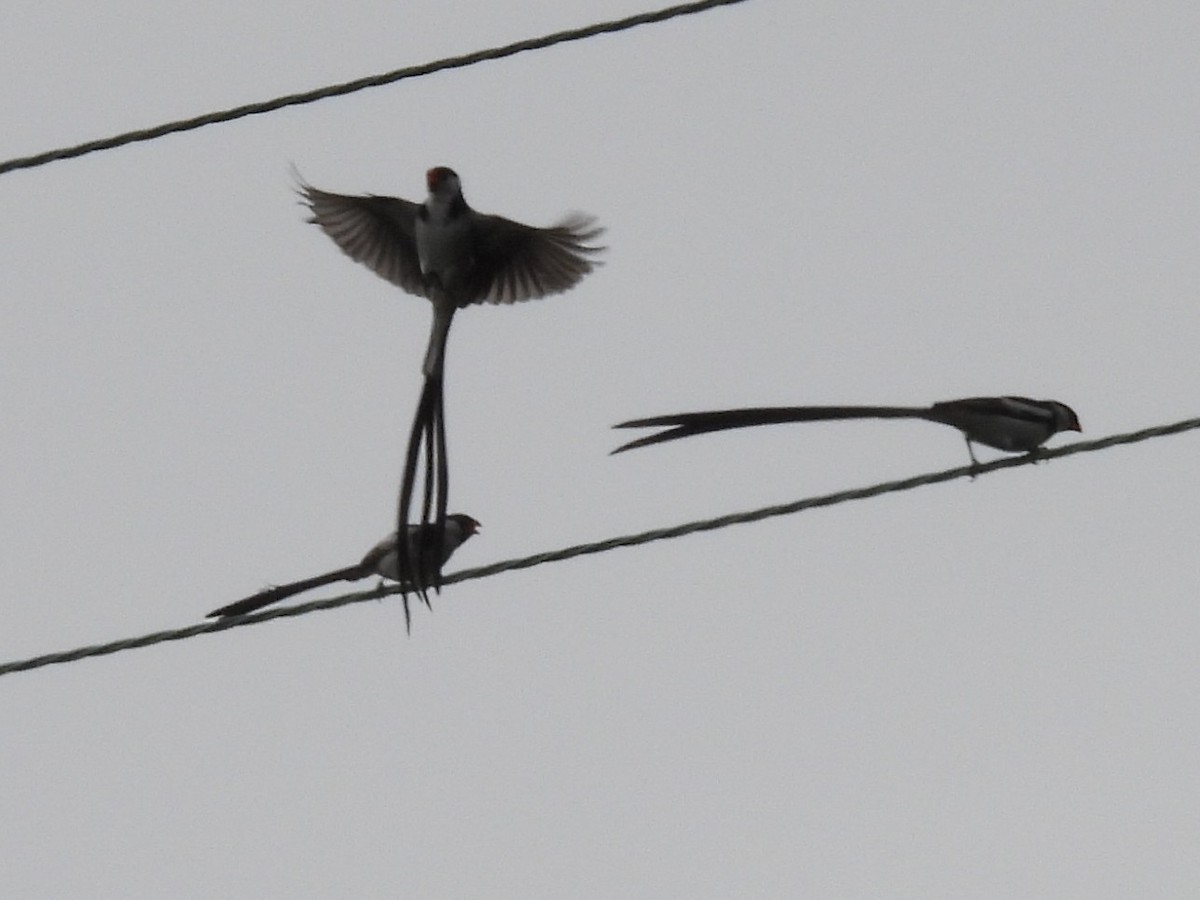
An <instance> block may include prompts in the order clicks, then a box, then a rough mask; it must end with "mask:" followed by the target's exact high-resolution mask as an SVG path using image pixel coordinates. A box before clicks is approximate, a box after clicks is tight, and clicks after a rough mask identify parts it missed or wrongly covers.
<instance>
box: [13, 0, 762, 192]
mask: <svg viewBox="0 0 1200 900" xmlns="http://www.w3.org/2000/svg"><path fill="white" fill-rule="evenodd" d="M742 2H745V0H701V2H697V3H681V4H679V5H677V6H668V7H667V8H665V9H660V10H657V11H655V12H647V13H638V14H637V15H633V16H628V17H626V18H624V19H614V20H612V21H610V22H598V23H596V24H594V25H588V26H586V27H584V28H572V29H569V30H567V31H558V32H555V33H553V34H547V35H544V36H542V37H538V38H527V39H525V40H522V41H517V42H516V43H512V44H506V45H504V46H502V47H491V48H489V49H486V50H477V51H476V52H474V53H467V54H465V55H463V56H451V57H447V58H445V59H439V60H435V61H434V62H428V63H423V64H421V65H416V66H408V67H406V68H403V69H396V70H394V71H391V72H384V73H382V74H380V75H368V76H367V77H365V78H358V79H355V80H354V81H345V82H342V83H341V84H332V85H328V86H326V87H322V88H317V89H316V90H311V91H304V92H303V93H299V94H287V95H286V96H283V97H276V98H275V99H274V100H265V101H262V102H259V103H247V104H245V105H243V106H235V107H233V108H232V109H224V110H219V111H217V112H211V113H206V114H205V115H202V116H195V117H193V118H190V119H179V120H176V121H174V122H166V123H164V124H162V125H157V126H155V127H153V128H143V129H139V130H137V131H127V132H125V133H123V134H118V135H114V136H113V137H107V138H101V139H100V140H95V141H88V142H86V143H83V144H76V145H75V146H74V147H60V148H58V149H56V150H47V151H46V152H44V153H38V154H35V155H33V156H22V157H17V158H16V159H9V160H6V161H4V162H0V175H3V174H5V173H7V172H12V171H15V170H17V169H33V168H36V167H38V166H44V165H46V164H47V163H52V162H57V161H59V160H63V159H74V158H75V157H78V156H85V155H87V154H88V153H95V152H97V151H99V150H112V149H114V148H116V147H123V146H125V145H126V144H135V143H138V142H141V141H152V140H155V139H157V138H160V137H165V136H166V135H168V134H176V133H178V132H181V131H194V130H195V129H197V128H204V127H205V126H207V125H215V124H217V123H219V122H232V121H233V120H235V119H242V118H245V117H246V116H255V115H259V114H261V113H268V112H274V111H275V110H278V109H284V108H285V107H288V106H300V105H302V104H305V103H315V102H316V101H317V100H324V99H326V98H328V97H339V96H342V95H344V94H353V93H355V92H356V91H361V90H365V89H366V88H372V87H381V86H383V85H387V84H393V83H395V82H397V81H403V80H405V79H407V78H420V77H421V76H423V75H432V74H433V73H434V72H441V71H444V70H446V69H461V68H464V67H466V66H473V65H475V64H476V63H481V62H487V61H489V60H495V59H503V58H505V57H507V56H515V55H517V54H518V53H524V52H526V51H528V50H541V49H544V48H546V47H552V46H554V45H555V44H564V43H567V42H570V41H579V40H583V39H585V38H591V37H596V36H597V35H601V34H613V33H615V32H618V31H625V30H627V29H630V28H636V27H637V26H639V25H650V24H654V23H656V22H665V21H667V20H668V19H674V18H677V17H679V16H687V15H692V14H693V13H699V12H705V11H706V10H709V9H713V8H715V7H718V6H732V5H733V4H735V3H742Z"/></svg>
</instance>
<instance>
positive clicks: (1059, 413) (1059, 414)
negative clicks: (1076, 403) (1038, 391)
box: [1049, 400, 1083, 431]
mask: <svg viewBox="0 0 1200 900" xmlns="http://www.w3.org/2000/svg"><path fill="white" fill-rule="evenodd" d="M1049 405H1050V408H1051V409H1052V410H1054V430H1055V431H1083V428H1082V427H1080V425H1079V416H1077V415H1075V410H1073V409H1071V407H1069V406H1067V404H1065V403H1059V402H1058V401H1057V400H1051V401H1050V403H1049Z"/></svg>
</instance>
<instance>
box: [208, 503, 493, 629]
mask: <svg viewBox="0 0 1200 900" xmlns="http://www.w3.org/2000/svg"><path fill="white" fill-rule="evenodd" d="M479 528H480V525H479V523H478V522H476V521H475V520H474V519H472V518H471V517H470V516H466V515H463V514H462V513H455V514H454V515H451V516H447V517H446V523H445V526H444V528H442V529H441V532H442V533H441V535H440V537H441V540H435V538H436V537H438V535H435V534H434V532H435V530H437V526H436V525H409V526H408V529H407V534H408V540H407V541H406V542H405V545H406V547H407V549H408V554H409V558H410V559H412V560H414V561H416V562H417V564H418V565H420V566H421V567H422V571H429V570H431V569H433V568H434V562H435V561H436V562H437V568H441V566H442V565H444V564H445V562H446V560H448V559H449V558H450V555H451V554H452V553H453V552H454V551H455V550H457V549H458V548H459V547H460V546H461V545H462V544H463V542H464V541H466V540H467V538H469V537H471V535H473V534H475V533H476V532H478V531H479ZM371 575H379V576H380V577H382V578H389V579H391V580H392V581H400V580H401V578H400V569H399V557H398V554H397V552H396V532H392V533H391V534H389V535H388V536H387V537H385V538H384V539H383V540H382V541H380V542H379V543H378V544H376V545H375V546H374V547H372V548H371V549H370V550H368V551H367V555H366V556H364V557H363V558H362V562H360V563H357V564H356V565H353V566H347V567H346V568H344V569H337V570H335V571H333V572H326V573H325V574H324V575H314V576H313V577H312V578H305V579H304V580H303V581H294V582H292V583H291V584H283V585H280V586H279V587H272V588H267V589H266V590H265V591H259V592H258V593H257V594H254V595H253V596H251V597H246V598H245V599H244V600H238V601H237V602H236V603H230V604H229V605H228V606H222V607H221V608H220V609H214V610H213V611H212V612H210V613H209V614H208V618H210V619H224V618H228V617H229V616H244V615H246V613H251V612H254V611H255V610H256V609H261V608H262V607H264V606H267V605H269V604H271V603H276V602H278V601H280V600H283V599H285V598H286V597H290V596H292V595H293V594H298V593H300V592H301V591H308V590H312V589H313V588H316V587H321V586H322V585H326V584H333V583H334V582H336V581H359V580H361V579H363V578H369V577H370V576H371ZM404 624H405V627H406V628H410V629H411V625H412V622H411V620H410V619H409V611H408V595H407V594H405V595H404Z"/></svg>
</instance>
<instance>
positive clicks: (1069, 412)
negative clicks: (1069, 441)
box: [612, 397, 1083, 466]
mask: <svg viewBox="0 0 1200 900" xmlns="http://www.w3.org/2000/svg"><path fill="white" fill-rule="evenodd" d="M830 419H924V420H925V421H927V422H938V423H940V424H942V425H950V426H952V427H954V428H957V429H958V430H959V431H961V432H962V433H963V436H964V437H965V438H966V439H967V452H968V453H969V454H970V455H971V463H972V464H973V465H976V466H977V465H979V461H978V460H977V459H976V458H975V450H974V448H973V447H972V443H976V444H983V445H984V446H987V447H992V448H994V449H996V450H1003V451H1005V452H1006V453H1032V452H1033V451H1034V450H1036V449H1037V448H1038V447H1040V446H1042V444H1044V443H1046V441H1048V440H1049V439H1050V438H1051V437H1052V436H1054V435H1056V434H1058V433H1059V432H1060V431H1082V430H1083V429H1082V428H1080V427H1079V417H1078V416H1076V415H1075V411H1074V410H1073V409H1071V407H1069V406H1067V405H1066V404H1065V403H1059V402H1058V401H1057V400H1030V399H1029V398H1027V397H968V398H967V399H965V400H946V401H943V402H941V403H935V404H933V405H932V406H777V407H762V408H758V409H725V410H714V411H712V412H695V413H680V414H678V415H673V416H654V417H652V418H649V419H634V420H632V421H629V422H622V423H621V424H620V425H615V426H613V427H614V428H643V427H654V426H664V427H668V429H669V430H667V431H660V432H659V433H658V434H652V435H649V436H647V437H644V438H639V439H638V440H636V441H630V442H629V443H628V444H622V445H621V446H620V447H618V448H617V449H616V450H614V451H612V452H613V453H620V452H622V451H624V450H632V449H633V448H634V447H645V446H647V445H649V444H658V443H661V442H662V441H673V440H676V439H677V438H685V437H691V436H692V435H693V434H707V433H708V432H710V431H723V430H725V429H727V428H749V427H751V426H754V425H775V424H778V423H782V422H821V421H828V420H830Z"/></svg>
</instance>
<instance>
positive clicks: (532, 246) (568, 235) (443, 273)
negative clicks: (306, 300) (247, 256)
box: [299, 166, 603, 605]
mask: <svg viewBox="0 0 1200 900" xmlns="http://www.w3.org/2000/svg"><path fill="white" fill-rule="evenodd" d="M425 182H426V185H427V187H428V190H429V195H428V197H427V198H426V199H425V202H423V203H414V202H413V201H411V200H401V199H399V198H397V197H380V196H376V195H374V194H367V195H363V196H347V195H344V194H333V193H330V192H328V191H322V190H319V189H317V188H315V187H313V186H311V185H309V184H306V183H305V182H304V181H303V180H300V183H299V191H300V194H301V196H302V197H303V198H304V202H305V203H306V204H307V205H308V208H309V209H310V210H311V211H312V218H311V219H310V220H309V221H311V222H313V223H315V224H317V225H319V226H320V227H321V229H322V230H323V231H324V232H325V233H326V234H327V235H329V237H331V238H332V239H333V241H334V242H335V243H336V244H337V245H338V246H339V247H340V248H341V249H342V251H343V252H344V253H346V255H347V256H349V257H350V258H351V259H354V260H356V261H357V262H361V263H362V264H364V265H366V266H368V267H370V268H371V269H372V270H373V271H374V272H375V274H377V275H379V276H381V277H383V278H386V279H387V280H388V281H390V282H392V284H394V285H396V286H397V287H399V288H401V289H402V290H405V291H407V292H408V293H410V294H415V295H416V296H418V297H425V298H427V299H428V300H429V301H430V303H432V305H433V324H432V328H431V329H430V333H429V346H428V349H427V350H426V352H425V362H424V365H423V366H422V372H423V374H424V376H425V384H424V387H423V389H422V391H421V396H420V400H419V401H418V403H417V410H416V414H415V416H414V417H413V423H412V430H411V432H410V433H409V439H408V448H407V451H406V453H405V458H404V470H403V472H404V473H403V477H402V479H401V486H400V504H399V513H398V517H397V518H398V528H399V529H403V528H404V527H405V526H406V525H407V524H408V522H409V511H410V508H411V506H412V502H413V493H414V491H415V486H416V483H417V480H418V479H417V472H418V469H419V468H420V461H421V458H422V455H423V457H424V461H425V470H424V477H423V479H421V481H422V486H423V496H422V501H421V517H420V521H421V523H422V524H429V523H431V522H433V523H440V522H443V521H444V520H445V517H446V504H447V498H448V494H449V484H450V479H449V467H448V464H447V459H446V429H445V412H444V404H443V388H442V380H443V379H442V376H443V371H444V367H445V354H446V339H447V337H448V335H449V333H450V323H451V321H452V319H453V317H454V313H455V312H457V311H458V310H459V309H461V308H462V307H464V306H469V305H471V304H473V303H514V302H517V301H521V300H535V299H537V298H539V297H545V296H548V295H550V294H558V293H561V292H563V291H566V290H569V289H570V288H572V287H574V286H575V285H576V284H578V283H579V280H580V279H581V278H583V276H584V275H587V274H588V273H589V272H591V271H592V269H593V268H595V266H597V265H598V264H599V263H598V261H597V260H596V259H595V257H596V254H597V253H599V252H600V251H601V250H602V249H603V248H601V247H596V246H593V244H592V242H593V241H594V240H595V239H596V238H598V237H599V236H600V235H601V234H602V233H603V229H602V228H600V227H598V226H597V225H596V222H595V219H593V218H592V217H590V216H586V215H582V214H575V215H571V216H568V217H567V218H564V219H563V220H562V221H560V222H559V223H558V224H557V225H552V226H551V227H549V228H535V227H533V226H530V225H523V224H521V223H520V222H514V221H512V220H510V219H505V218H503V217H501V216H494V215H486V214H484V213H479V212H476V211H475V210H473V209H472V208H471V207H470V206H468V205H467V201H466V200H465V199H464V198H463V194H462V184H461V182H460V181H459V178H458V175H457V174H455V172H454V171H453V170H451V169H448V168H446V167H445V166H438V167H436V168H433V169H430V170H429V171H427V172H426V173H425ZM411 562H412V561H411V560H409V559H407V558H406V553H404V552H403V548H401V553H400V561H399V563H400V572H401V574H402V576H403V575H409V574H411V575H412V576H413V577H411V578H407V577H402V579H401V580H402V582H403V583H411V584H412V585H413V587H414V589H415V590H416V591H417V592H418V594H419V595H420V596H421V598H422V600H424V601H425V603H426V605H428V603H429V597H428V589H429V588H430V587H432V588H434V589H436V588H438V587H439V585H440V577H441V573H440V568H438V567H435V569H434V570H433V571H431V572H424V571H419V570H416V569H414V568H413V567H412V565H411Z"/></svg>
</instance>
